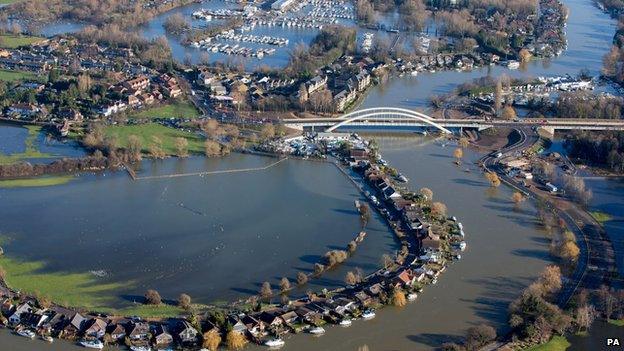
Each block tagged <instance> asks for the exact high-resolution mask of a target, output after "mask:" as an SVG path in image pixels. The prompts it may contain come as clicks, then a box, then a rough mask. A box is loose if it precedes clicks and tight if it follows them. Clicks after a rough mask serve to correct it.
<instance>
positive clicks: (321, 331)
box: [310, 327, 325, 335]
mask: <svg viewBox="0 0 624 351" xmlns="http://www.w3.org/2000/svg"><path fill="white" fill-rule="evenodd" d="M310 334H314V335H323V334H325V329H323V328H322V327H314V328H312V329H310Z"/></svg>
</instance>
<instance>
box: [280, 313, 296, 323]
mask: <svg viewBox="0 0 624 351" xmlns="http://www.w3.org/2000/svg"><path fill="white" fill-rule="evenodd" d="M280 318H282V320H283V321H284V324H286V325H289V326H290V325H292V324H293V323H295V322H296V321H297V319H299V316H297V313H295V311H289V312H286V313H284V314H282V315H281V316H280Z"/></svg>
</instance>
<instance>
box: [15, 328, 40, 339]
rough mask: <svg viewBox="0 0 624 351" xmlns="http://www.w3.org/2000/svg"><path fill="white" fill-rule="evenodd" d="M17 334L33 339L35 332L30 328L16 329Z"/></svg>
mask: <svg viewBox="0 0 624 351" xmlns="http://www.w3.org/2000/svg"><path fill="white" fill-rule="evenodd" d="M17 335H19V336H23V337H25V338H29V339H34V338H35V336H36V335H35V332H34V331H32V330H30V329H20V330H18V331H17Z"/></svg>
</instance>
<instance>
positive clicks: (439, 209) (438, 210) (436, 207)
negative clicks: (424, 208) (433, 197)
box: [431, 202, 446, 218]
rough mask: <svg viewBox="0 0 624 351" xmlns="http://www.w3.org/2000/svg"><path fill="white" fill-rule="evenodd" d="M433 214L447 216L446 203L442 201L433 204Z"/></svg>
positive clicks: (438, 216) (440, 216)
mask: <svg viewBox="0 0 624 351" xmlns="http://www.w3.org/2000/svg"><path fill="white" fill-rule="evenodd" d="M431 214H432V215H434V216H435V217H437V218H442V217H446V205H445V204H443V203H441V202H434V203H433V204H431Z"/></svg>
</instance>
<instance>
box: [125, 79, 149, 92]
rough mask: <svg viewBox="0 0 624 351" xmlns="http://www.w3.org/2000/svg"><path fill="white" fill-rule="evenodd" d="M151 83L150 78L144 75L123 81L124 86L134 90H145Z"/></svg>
mask: <svg viewBox="0 0 624 351" xmlns="http://www.w3.org/2000/svg"><path fill="white" fill-rule="evenodd" d="M149 85H150V80H149V78H148V77H146V76H143V75H141V76H138V77H136V78H133V79H130V80H127V81H125V82H123V86H125V87H126V88H128V89H133V90H145V89H147V87H148V86H149Z"/></svg>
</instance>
